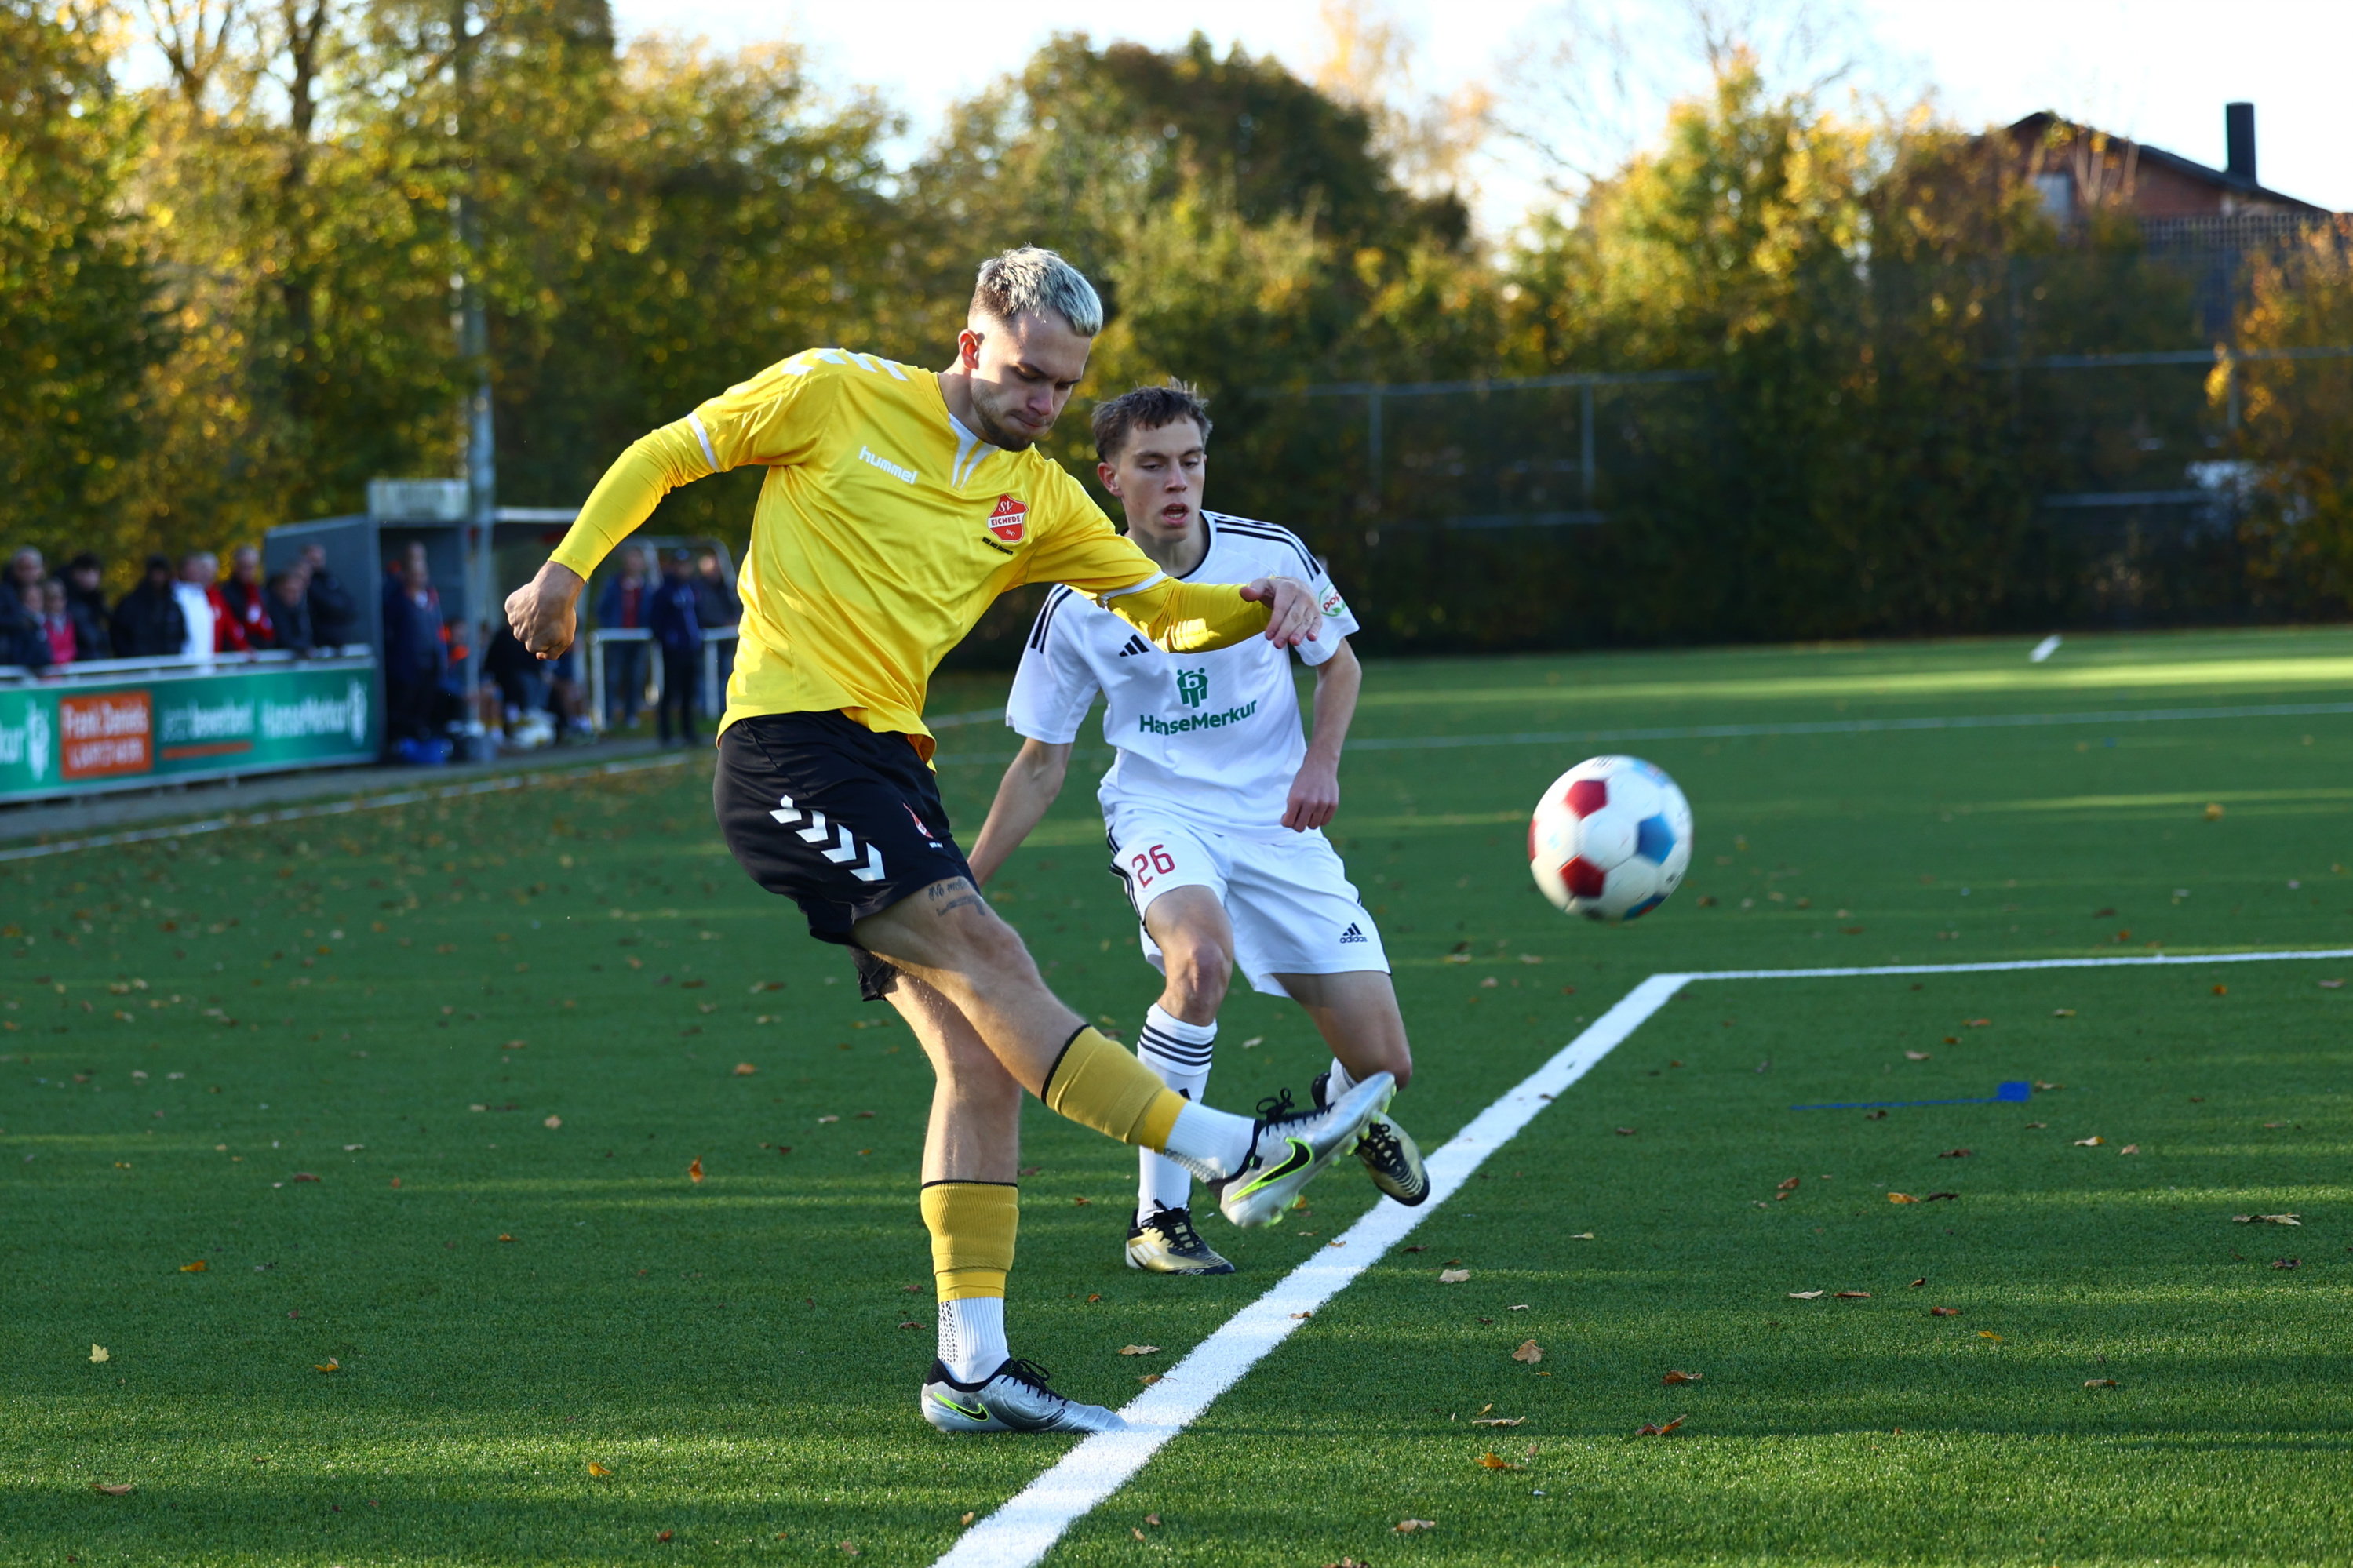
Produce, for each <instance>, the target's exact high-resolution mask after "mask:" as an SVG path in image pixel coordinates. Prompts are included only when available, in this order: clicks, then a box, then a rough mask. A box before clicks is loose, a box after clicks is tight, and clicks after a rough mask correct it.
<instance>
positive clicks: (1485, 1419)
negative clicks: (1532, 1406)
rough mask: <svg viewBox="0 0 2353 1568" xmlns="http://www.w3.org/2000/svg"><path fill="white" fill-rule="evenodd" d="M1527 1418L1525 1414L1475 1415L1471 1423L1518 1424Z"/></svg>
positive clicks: (1487, 1424)
mask: <svg viewBox="0 0 2353 1568" xmlns="http://www.w3.org/2000/svg"><path fill="white" fill-rule="evenodd" d="M1526 1419H1527V1417H1526V1416H1525V1415H1474V1416H1472V1418H1471V1425H1472V1426H1518V1425H1519V1424H1520V1423H1521V1422H1523V1421H1525V1420H1526Z"/></svg>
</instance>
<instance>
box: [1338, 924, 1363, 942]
mask: <svg viewBox="0 0 2353 1568" xmlns="http://www.w3.org/2000/svg"><path fill="white" fill-rule="evenodd" d="M1364 940H1366V939H1365V933H1364V931H1362V930H1361V929H1359V928H1358V926H1357V924H1356V921H1349V922H1348V929H1347V930H1346V931H1342V932H1341V933H1340V941H1341V942H1342V943H1343V944H1344V945H1345V943H1348V942H1363V941H1364Z"/></svg>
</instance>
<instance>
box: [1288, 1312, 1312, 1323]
mask: <svg viewBox="0 0 2353 1568" xmlns="http://www.w3.org/2000/svg"><path fill="white" fill-rule="evenodd" d="M1314 1315H1315V1314H1314V1313H1313V1312H1293V1313H1292V1314H1291V1316H1292V1319H1293V1321H1301V1320H1303V1319H1307V1318H1312V1317H1314Z"/></svg>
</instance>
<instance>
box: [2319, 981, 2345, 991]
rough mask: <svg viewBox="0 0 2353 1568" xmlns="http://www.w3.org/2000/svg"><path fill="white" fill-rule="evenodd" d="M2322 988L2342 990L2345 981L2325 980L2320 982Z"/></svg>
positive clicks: (2324, 989) (2325, 989)
mask: <svg viewBox="0 0 2353 1568" xmlns="http://www.w3.org/2000/svg"><path fill="white" fill-rule="evenodd" d="M2320 988H2321V989H2322V990H2323V991H2342V990H2344V989H2345V982H2343V981H2342V980H2324V981H2322V982H2321V983H2320Z"/></svg>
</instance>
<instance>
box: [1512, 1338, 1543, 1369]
mask: <svg viewBox="0 0 2353 1568" xmlns="http://www.w3.org/2000/svg"><path fill="white" fill-rule="evenodd" d="M1512 1359H1513V1360H1514V1361H1516V1362H1523V1363H1526V1364H1527V1365H1529V1366H1534V1365H1535V1364H1536V1363H1538V1362H1540V1361H1542V1360H1544V1352H1543V1351H1541V1350H1539V1349H1537V1348H1536V1342H1535V1341H1534V1340H1528V1341H1526V1342H1523V1343H1522V1344H1521V1346H1520V1348H1519V1349H1517V1350H1515V1351H1514V1352H1512Z"/></svg>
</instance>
